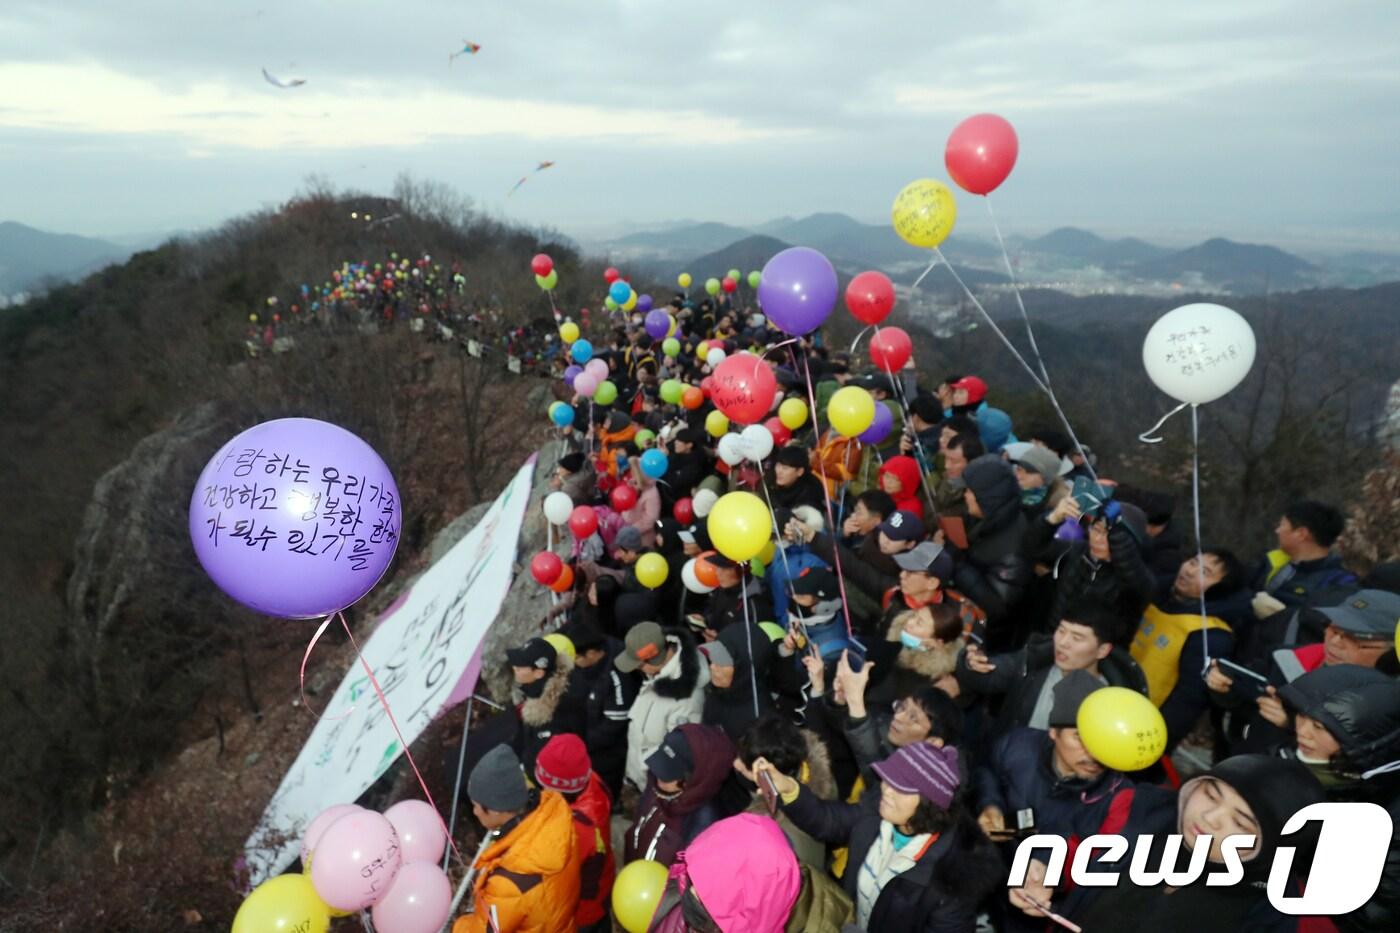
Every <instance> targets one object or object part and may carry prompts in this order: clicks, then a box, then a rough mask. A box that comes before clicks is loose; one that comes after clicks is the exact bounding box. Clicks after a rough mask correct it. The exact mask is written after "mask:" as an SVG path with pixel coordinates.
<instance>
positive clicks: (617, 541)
mask: <svg viewBox="0 0 1400 933" xmlns="http://www.w3.org/2000/svg"><path fill="white" fill-rule="evenodd" d="M623 549H625V550H628V551H640V550H641V549H642V533H641V532H640V531H638V530H637V527H636V526H635V525H623V526H622V527H621V528H620V529H618V532H617V537H615V538H613V550H623Z"/></svg>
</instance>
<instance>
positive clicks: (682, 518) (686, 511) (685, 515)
mask: <svg viewBox="0 0 1400 933" xmlns="http://www.w3.org/2000/svg"><path fill="white" fill-rule="evenodd" d="M671 514H672V515H673V516H675V519H676V521H678V522H680V523H681V524H682V525H689V524H690V523H691V522H693V521H695V505H694V503H692V502H691V500H690V496H686V497H685V498H684V499H677V500H676V504H675V505H673V506H671Z"/></svg>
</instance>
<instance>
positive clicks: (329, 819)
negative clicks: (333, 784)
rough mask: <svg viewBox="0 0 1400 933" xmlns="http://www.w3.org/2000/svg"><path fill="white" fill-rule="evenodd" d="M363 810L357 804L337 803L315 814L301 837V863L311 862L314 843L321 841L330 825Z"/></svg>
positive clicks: (314, 848)
mask: <svg viewBox="0 0 1400 933" xmlns="http://www.w3.org/2000/svg"><path fill="white" fill-rule="evenodd" d="M361 809H364V808H363V807H361V806H359V805H358V804H353V803H338V804H336V805H335V806H333V807H326V809H324V810H322V811H321V812H320V813H318V814H316V817H315V819H313V820H312V821H311V823H310V825H308V826H307V827H306V832H305V833H304V834H302V837H301V863H302V865H303V866H305V865H306V864H307V863H308V862H310V861H311V853H312V852H315V851H316V843H318V842H320V841H321V836H322V835H324V834H325V832H326V830H328V829H330V828H331V824H332V823H334V822H335V821H336V820H338V819H340V818H341V817H342V816H345V815H346V814H347V813H354V812H355V811H356V810H361Z"/></svg>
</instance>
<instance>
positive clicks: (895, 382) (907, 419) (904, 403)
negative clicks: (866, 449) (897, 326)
mask: <svg viewBox="0 0 1400 933" xmlns="http://www.w3.org/2000/svg"><path fill="white" fill-rule="evenodd" d="M871 327H874V328H875V337H874V339H875V340H878V339H880V325H879V324H872V325H871ZM852 352H854V347H852ZM882 356H883V354H882ZM884 360H885V363H884V366H885V375H886V376H888V377H889V380H890V385H892V386H894V397H895V401H897V402H898V403H899V409H900V411H902V412H904V423H905V424H906V425H909V426H910V428H911V429H912V427H913V423H914V412H913V409H911V408H910V407H909V401H908V399H907V398H906V397H905V394H904V385H903V380H902V379H896V378H895V375H894V370H893V369H891V368H890V365H889V357H888V356H885V357H884ZM911 436H912V437H913V438H914V446H915V447H917V448H918V450H919V459H920V460H921V461H922V463H920V464H919V485H920V486H922V487H923V490H924V495H925V496H927V497H928V504H929V505H930V506H936V503H937V500H936V499H934V497H933V489H932V488H931V487H930V486H929V484H928V474H927V473H925V472H924V469H923V464H924V463H929V462H931V461H929V459H928V452H927V451H925V450H924V442H923V441H921V440H919V432H918V431H912V433H911ZM875 455H876V456H877V457H878V456H879V451H878V450H876V451H875ZM880 462H881V463H882V464H883V463H884V459H883V458H881V460H880ZM934 511H937V508H936V507H935V508H934Z"/></svg>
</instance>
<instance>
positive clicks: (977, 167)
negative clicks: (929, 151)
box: [943, 113, 1020, 194]
mask: <svg viewBox="0 0 1400 933" xmlns="http://www.w3.org/2000/svg"><path fill="white" fill-rule="evenodd" d="M1019 148H1020V146H1019V143H1017V141H1016V131H1015V130H1014V129H1012V127H1011V124H1010V123H1008V122H1006V120H1004V119H1002V118H1001V117H999V116H997V115H996V114H994V113H979V114H977V115H976V116H975V117H968V118H967V119H966V120H964V121H962V122H961V123H959V124H958V125H957V126H955V127H953V132H952V133H950V134H949V136H948V148H947V149H946V150H944V152H943V164H944V165H946V166H948V174H949V175H950V176H951V177H952V179H953V181H955V182H957V183H958V187H960V188H962V189H963V190H964V191H969V192H971V193H972V194H988V193H989V192H991V191H993V190H995V189H996V188H997V186H998V185H1000V184H1001V183H1002V182H1004V181H1006V176H1007V175H1010V174H1011V170H1012V169H1013V168H1015V166H1016V153H1017V151H1018V150H1019Z"/></svg>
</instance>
